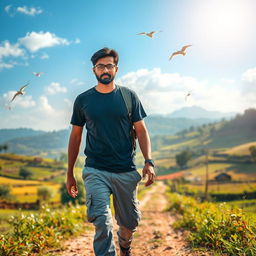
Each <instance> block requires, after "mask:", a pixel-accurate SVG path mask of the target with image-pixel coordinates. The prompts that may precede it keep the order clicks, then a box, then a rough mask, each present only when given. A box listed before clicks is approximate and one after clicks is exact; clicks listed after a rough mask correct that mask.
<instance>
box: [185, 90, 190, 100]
mask: <svg viewBox="0 0 256 256" xmlns="http://www.w3.org/2000/svg"><path fill="white" fill-rule="evenodd" d="M190 95H191V92H188V93H187V95H186V97H185V101H187V98H188V97H189V96H190Z"/></svg>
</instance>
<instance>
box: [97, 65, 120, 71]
mask: <svg viewBox="0 0 256 256" xmlns="http://www.w3.org/2000/svg"><path fill="white" fill-rule="evenodd" d="M114 67H116V65H115V64H107V65H104V64H97V65H95V66H94V68H97V69H98V70H101V71H102V70H104V69H105V68H106V69H107V70H112V69H113V68H114Z"/></svg>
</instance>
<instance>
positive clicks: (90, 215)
mask: <svg viewBox="0 0 256 256" xmlns="http://www.w3.org/2000/svg"><path fill="white" fill-rule="evenodd" d="M85 204H86V214H87V220H88V221H89V222H93V221H94V219H95V214H94V212H93V205H92V195H91V194H88V195H87V194H86V201H85Z"/></svg>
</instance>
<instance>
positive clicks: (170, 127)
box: [145, 115, 213, 136]
mask: <svg viewBox="0 0 256 256" xmlns="http://www.w3.org/2000/svg"><path fill="white" fill-rule="evenodd" d="M212 122H213V120H212V119H209V118H195V119H190V118H169V117H164V116H161V115H150V116H148V117H147V118H145V123H146V126H147V128H148V130H149V134H150V136H156V135H174V134H176V133H177V132H179V131H182V130H185V129H188V128H190V127H191V126H194V127H195V126H200V125H202V124H208V123H212Z"/></svg>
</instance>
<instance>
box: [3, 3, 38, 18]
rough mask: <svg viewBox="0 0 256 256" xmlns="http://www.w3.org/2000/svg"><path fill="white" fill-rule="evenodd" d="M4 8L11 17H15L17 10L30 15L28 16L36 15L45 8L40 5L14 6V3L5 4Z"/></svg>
mask: <svg viewBox="0 0 256 256" xmlns="http://www.w3.org/2000/svg"><path fill="white" fill-rule="evenodd" d="M4 10H5V12H6V13H8V14H9V15H10V16H11V17H13V16H14V15H15V14H16V13H17V12H19V13H22V14H25V15H28V16H35V15H38V14H41V13H42V12H43V10H42V9H41V8H40V7H28V6H19V7H14V6H13V5H7V6H5V8H4Z"/></svg>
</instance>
